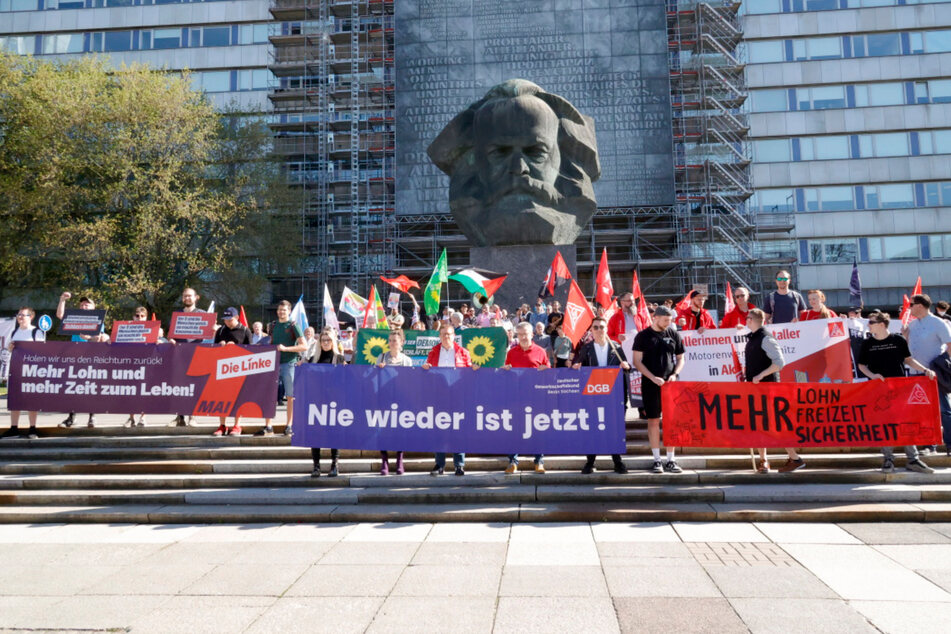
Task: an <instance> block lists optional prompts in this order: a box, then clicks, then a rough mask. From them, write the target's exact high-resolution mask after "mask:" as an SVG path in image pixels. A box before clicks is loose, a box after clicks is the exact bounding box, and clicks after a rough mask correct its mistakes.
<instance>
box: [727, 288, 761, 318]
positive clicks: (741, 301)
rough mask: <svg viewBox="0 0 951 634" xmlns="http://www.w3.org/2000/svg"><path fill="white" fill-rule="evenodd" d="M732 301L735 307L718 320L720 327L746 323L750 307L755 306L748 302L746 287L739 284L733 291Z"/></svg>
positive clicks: (748, 296) (748, 295)
mask: <svg viewBox="0 0 951 634" xmlns="http://www.w3.org/2000/svg"><path fill="white" fill-rule="evenodd" d="M733 301H734V302H735V303H736V307H735V308H734V309H733V310H731V311H730V312H728V313H727V314H726V315H724V316H723V320H722V321H721V322H720V328H739V327H740V326H745V325H746V316H747V315H748V314H749V312H750V309H751V308H756V306H754V305H753V304H752V303H751V302H750V292H749V290H748V289H746V288H743V287H742V286H740V287H739V288H737V289H736V290H735V291H733Z"/></svg>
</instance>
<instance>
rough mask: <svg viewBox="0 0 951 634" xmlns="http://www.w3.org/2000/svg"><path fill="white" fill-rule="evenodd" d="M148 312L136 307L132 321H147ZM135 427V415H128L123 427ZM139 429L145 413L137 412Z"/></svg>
mask: <svg viewBox="0 0 951 634" xmlns="http://www.w3.org/2000/svg"><path fill="white" fill-rule="evenodd" d="M148 319H149V311H148V309H147V308H146V307H145V306H137V307H136V309H135V312H133V313H132V321H148ZM135 425H136V422H135V414H129V418H127V419H126V421H125V425H124V426H125V427H133V426H135ZM138 426H139V427H145V413H144V412H139V422H138Z"/></svg>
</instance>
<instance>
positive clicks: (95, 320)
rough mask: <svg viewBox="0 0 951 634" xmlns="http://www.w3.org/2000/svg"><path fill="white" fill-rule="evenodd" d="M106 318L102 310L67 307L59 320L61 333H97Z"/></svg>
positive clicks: (59, 332) (100, 330) (59, 331)
mask: <svg viewBox="0 0 951 634" xmlns="http://www.w3.org/2000/svg"><path fill="white" fill-rule="evenodd" d="M105 320H106V311H104V310H80V309H78V308H67V309H66V311H65V312H64V313H63V319H62V320H61V321H60V322H59V330H57V331H56V332H57V333H58V334H61V335H98V334H99V333H100V332H102V324H103V322H104V321H105Z"/></svg>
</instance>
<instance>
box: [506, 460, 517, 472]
mask: <svg viewBox="0 0 951 634" xmlns="http://www.w3.org/2000/svg"><path fill="white" fill-rule="evenodd" d="M517 473H518V463H517V462H510V463H509V466H507V467H505V475H515V474H517Z"/></svg>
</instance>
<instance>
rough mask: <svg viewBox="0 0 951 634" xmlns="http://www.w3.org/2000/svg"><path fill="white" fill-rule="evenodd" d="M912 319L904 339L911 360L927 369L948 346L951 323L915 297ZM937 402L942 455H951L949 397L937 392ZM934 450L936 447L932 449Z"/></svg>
mask: <svg viewBox="0 0 951 634" xmlns="http://www.w3.org/2000/svg"><path fill="white" fill-rule="evenodd" d="M911 316H912V317H913V318H914V319H912V320H911V323H910V324H908V329H907V331H906V333H907V339H908V348H909V350H910V351H911V356H912V357H914V358H915V359H917V360H918V361H920V362H921V363H922V365H924V366H926V367H930V366H931V363H932V362H933V361H934V360H935V359H937V358H938V357H939V356H941V354H942V353H944V351H945V350H947V349H948V344H949V343H951V322H948V321H945V320H944V319H941V318H940V317H937V316H936V315H934V314H932V312H931V298H930V297H929V296H928V295H924V294H921V295H914V296H913V297H912V298H911ZM938 402H939V404H940V406H941V428H942V431H943V432H944V447H945V452H946V453H947V454H948V455H951V446H949V445H951V394H948V393H947V392H944V391H942V390H941V389H940V388H939V390H938ZM931 449H932V450H935V449H936V447H932V448H931Z"/></svg>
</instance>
